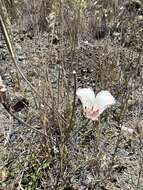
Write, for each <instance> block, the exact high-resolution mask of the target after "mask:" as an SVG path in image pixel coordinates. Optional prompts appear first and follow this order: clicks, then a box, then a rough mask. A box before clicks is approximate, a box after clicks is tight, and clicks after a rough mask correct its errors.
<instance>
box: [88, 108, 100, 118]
mask: <svg viewBox="0 0 143 190" xmlns="http://www.w3.org/2000/svg"><path fill="white" fill-rule="evenodd" d="M98 115H99V110H98V109H97V110H95V109H94V110H93V109H92V110H87V111H86V112H85V117H87V118H88V119H91V120H93V121H95V120H98Z"/></svg>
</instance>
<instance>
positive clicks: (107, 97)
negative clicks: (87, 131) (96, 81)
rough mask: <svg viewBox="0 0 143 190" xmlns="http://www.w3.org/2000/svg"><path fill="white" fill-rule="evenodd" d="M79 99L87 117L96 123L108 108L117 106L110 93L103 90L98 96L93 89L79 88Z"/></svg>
mask: <svg viewBox="0 0 143 190" xmlns="http://www.w3.org/2000/svg"><path fill="white" fill-rule="evenodd" d="M76 95H77V97H78V98H79V99H80V101H81V103H82V105H83V111H84V115H85V117H87V118H89V119H91V120H93V121H95V120H98V117H99V115H100V114H101V113H102V112H103V111H104V110H105V109H106V108H108V107H110V106H111V105H113V104H115V98H114V97H113V96H112V95H111V93H110V92H109V91H106V90H102V91H100V92H99V93H98V94H97V95H96V96H95V93H94V91H93V90H92V89H91V88H78V89H77V91H76Z"/></svg>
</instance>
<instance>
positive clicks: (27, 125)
mask: <svg viewBox="0 0 143 190" xmlns="http://www.w3.org/2000/svg"><path fill="white" fill-rule="evenodd" d="M2 105H3V107H4V108H5V109H6V111H7V112H8V113H9V114H10V115H11V116H12V117H13V118H14V119H16V120H17V121H19V122H20V123H22V124H23V125H25V126H26V127H27V128H29V129H32V130H34V131H35V132H37V133H40V134H41V135H43V136H46V137H47V135H46V134H44V133H43V132H41V131H39V130H37V129H35V128H34V127H31V126H30V125H29V124H28V123H26V122H24V121H23V120H22V119H20V118H19V117H17V116H16V115H15V114H14V113H12V112H11V111H10V109H9V108H8V107H7V105H6V104H5V103H2Z"/></svg>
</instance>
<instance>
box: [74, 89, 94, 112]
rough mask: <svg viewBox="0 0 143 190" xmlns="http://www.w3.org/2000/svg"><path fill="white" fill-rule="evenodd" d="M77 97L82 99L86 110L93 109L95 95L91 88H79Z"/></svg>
mask: <svg viewBox="0 0 143 190" xmlns="http://www.w3.org/2000/svg"><path fill="white" fill-rule="evenodd" d="M76 95H77V97H78V98H79V99H80V101H81V103H82V105H83V108H84V109H92V107H93V106H94V102H95V94H94V91H93V90H92V89H91V88H78V89H77V91H76Z"/></svg>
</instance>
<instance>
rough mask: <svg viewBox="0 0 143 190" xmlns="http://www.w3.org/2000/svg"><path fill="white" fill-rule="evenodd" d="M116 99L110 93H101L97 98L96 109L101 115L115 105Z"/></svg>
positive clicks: (104, 91) (103, 91)
mask: <svg viewBox="0 0 143 190" xmlns="http://www.w3.org/2000/svg"><path fill="white" fill-rule="evenodd" d="M115 102H116V101H115V98H114V97H113V96H112V95H111V93H110V92H109V91H106V90H102V91H100V92H99V93H98V94H97V95H96V98H95V107H98V108H99V115H100V114H101V113H102V112H103V111H104V110H105V109H107V108H108V107H110V106H111V105H113V104H115Z"/></svg>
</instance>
